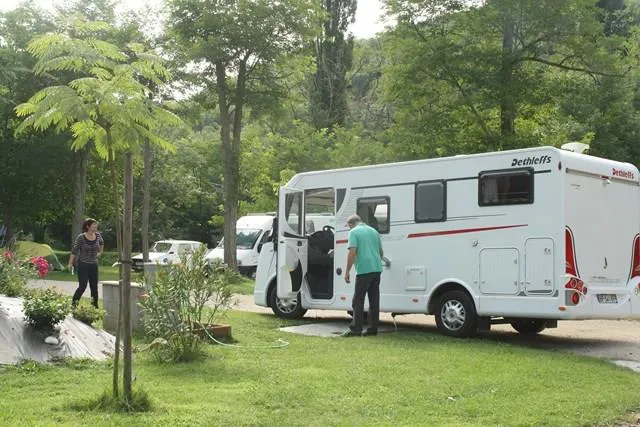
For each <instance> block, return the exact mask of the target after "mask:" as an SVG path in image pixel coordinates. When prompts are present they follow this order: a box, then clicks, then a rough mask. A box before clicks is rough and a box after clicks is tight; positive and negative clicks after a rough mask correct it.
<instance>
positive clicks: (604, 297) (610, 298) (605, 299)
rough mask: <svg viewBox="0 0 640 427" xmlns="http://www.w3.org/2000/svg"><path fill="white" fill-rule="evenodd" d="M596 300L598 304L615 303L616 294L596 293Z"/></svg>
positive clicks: (616, 300) (616, 301)
mask: <svg viewBox="0 0 640 427" xmlns="http://www.w3.org/2000/svg"><path fill="white" fill-rule="evenodd" d="M598 302H599V303H600V304H617V303H618V296H617V295H616V294H598Z"/></svg>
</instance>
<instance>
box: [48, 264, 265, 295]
mask: <svg viewBox="0 0 640 427" xmlns="http://www.w3.org/2000/svg"><path fill="white" fill-rule="evenodd" d="M139 274H140V273H135V272H133V280H134V281H139V280H140V276H139ZM99 275H100V280H101V281H102V280H118V279H119V277H120V276H119V272H118V267H110V266H109V267H107V266H104V265H101V266H100V273H99ZM46 280H62V281H65V282H76V281H77V280H78V277H77V276H76V275H73V274H71V273H70V272H69V271H66V270H65V271H50V272H49V273H48V274H47V277H46ZM254 286H255V281H254V280H253V279H248V278H246V277H244V276H240V275H238V277H237V280H236V281H234V282H233V283H231V290H232V292H233V293H234V294H243V295H251V294H253V288H254Z"/></svg>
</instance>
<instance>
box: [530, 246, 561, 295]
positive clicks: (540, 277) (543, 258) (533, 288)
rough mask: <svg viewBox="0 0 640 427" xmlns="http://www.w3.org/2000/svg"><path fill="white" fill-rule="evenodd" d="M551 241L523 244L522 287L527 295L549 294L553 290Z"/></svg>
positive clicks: (553, 275)
mask: <svg viewBox="0 0 640 427" xmlns="http://www.w3.org/2000/svg"><path fill="white" fill-rule="evenodd" d="M553 252H554V251H553V239H549V238H536V239H527V241H526V243H525V266H524V272H525V273H524V275H525V279H524V287H525V291H526V292H527V293H529V294H551V293H552V292H553V290H554V288H555V286H554V277H555V274H554V273H553Z"/></svg>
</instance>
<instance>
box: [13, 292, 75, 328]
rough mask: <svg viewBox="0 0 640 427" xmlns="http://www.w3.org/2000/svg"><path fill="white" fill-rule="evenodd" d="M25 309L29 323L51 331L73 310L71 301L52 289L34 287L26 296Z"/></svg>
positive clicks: (25, 315)
mask: <svg viewBox="0 0 640 427" xmlns="http://www.w3.org/2000/svg"><path fill="white" fill-rule="evenodd" d="M23 309H24V317H25V320H26V321H27V323H29V324H30V325H32V326H33V327H34V328H36V329H38V330H41V331H44V332H51V331H53V328H54V327H55V326H56V325H57V324H58V323H60V322H62V321H63V320H64V318H65V317H67V314H69V313H70V312H71V302H70V301H69V299H68V298H66V297H64V296H62V295H60V294H58V293H57V292H55V291H54V290H52V289H44V290H42V289H34V290H31V291H29V292H28V293H27V295H26V296H25V298H24V304H23Z"/></svg>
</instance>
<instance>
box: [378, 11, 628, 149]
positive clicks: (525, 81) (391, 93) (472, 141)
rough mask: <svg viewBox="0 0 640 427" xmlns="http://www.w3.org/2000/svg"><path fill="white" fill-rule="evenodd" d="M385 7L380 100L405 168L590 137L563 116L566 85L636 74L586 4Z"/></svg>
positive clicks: (618, 44)
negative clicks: (390, 112) (388, 106)
mask: <svg viewBox="0 0 640 427" xmlns="http://www.w3.org/2000/svg"><path fill="white" fill-rule="evenodd" d="M389 6H390V10H391V12H392V14H393V15H394V16H395V17H397V18H398V26H397V27H396V29H395V30H394V31H392V32H391V33H390V34H389V35H388V36H387V37H385V39H384V45H385V47H384V49H385V51H386V52H387V55H388V58H389V61H388V64H387V65H386V66H385V67H384V77H383V81H384V96H385V99H386V100H387V102H389V103H392V104H393V106H394V109H395V110H396V112H397V113H396V125H395V126H394V128H393V129H392V130H391V131H390V132H389V140H390V141H391V142H392V144H393V145H394V146H396V147H397V150H398V152H400V153H402V154H403V157H405V158H415V157H435V156H442V155H451V154H457V153H472V152H482V151H490V150H499V149H509V148H518V147H524V146H535V145H543V144H544V145H560V144H562V143H564V142H567V140H582V139H584V137H585V133H589V132H593V131H594V130H595V129H594V128H593V127H592V128H588V127H584V126H580V124H579V123H578V122H577V121H576V118H575V116H573V115H572V114H570V113H569V112H568V111H565V110H564V109H563V106H564V105H563V104H564V102H565V101H566V97H567V94H569V93H575V94H578V93H579V92H573V90H572V89H571V86H572V82H576V81H581V82H582V83H583V84H586V85H587V86H589V87H591V88H594V87H597V86H598V85H599V84H600V79H603V78H606V77H607V76H610V77H611V78H614V79H617V80H619V81H621V80H622V79H623V76H624V75H625V70H629V69H633V68H635V67H637V57H635V56H634V55H621V54H620V52H622V51H624V50H625V49H627V47H626V46H627V45H629V42H630V41H631V40H624V39H623V38H621V37H619V36H615V35H607V34H606V33H605V32H604V31H603V27H602V25H601V23H600V22H599V16H600V15H599V11H598V9H597V8H596V7H595V6H594V2H593V1H590V0H571V1H563V2H555V1H539V0H517V1H511V0H509V1H507V0H498V1H491V2H486V3H485V4H484V5H483V6H478V7H473V6H470V4H469V3H468V2H462V1H445V0H422V1H415V0H392V1H389ZM436 10H437V11H438V12H437V13H432V12H434V11H436ZM631 45H634V44H633V43H631ZM635 45H637V43H636V44H635ZM588 103H593V100H590V101H588ZM510 122H512V123H511V124H510ZM583 123H584V122H583Z"/></svg>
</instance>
